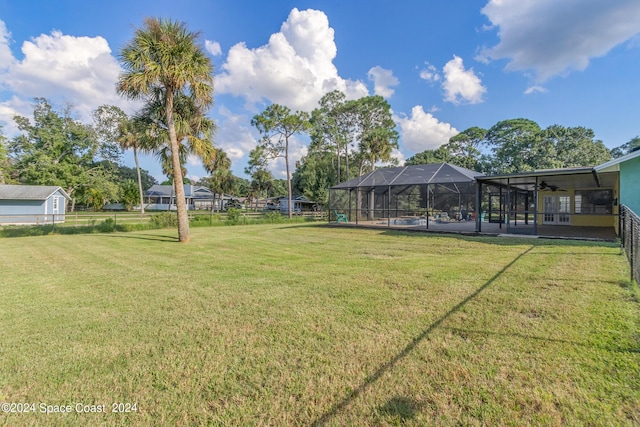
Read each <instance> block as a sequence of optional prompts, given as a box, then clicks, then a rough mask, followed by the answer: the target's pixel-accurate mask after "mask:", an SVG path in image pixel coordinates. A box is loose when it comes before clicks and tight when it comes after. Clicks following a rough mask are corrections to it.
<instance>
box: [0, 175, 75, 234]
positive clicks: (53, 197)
mask: <svg viewBox="0 0 640 427" xmlns="http://www.w3.org/2000/svg"><path fill="white" fill-rule="evenodd" d="M69 200H71V199H70V197H69V195H68V194H67V193H66V192H65V191H64V190H63V189H62V188H61V187H55V186H42V185H0V224H3V225H7V224H51V223H53V222H64V220H65V211H66V205H67V202H68V201H69Z"/></svg>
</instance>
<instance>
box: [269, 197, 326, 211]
mask: <svg viewBox="0 0 640 427" xmlns="http://www.w3.org/2000/svg"><path fill="white" fill-rule="evenodd" d="M278 199H279V202H278V205H277V206H278V207H279V210H280V213H282V214H288V213H289V197H288V196H284V197H280V198H278ZM320 209H321V207H320V205H318V203H316V202H314V201H312V200H309V199H307V198H306V197H304V196H291V212H292V213H294V214H301V213H302V212H316V211H318V210H320Z"/></svg>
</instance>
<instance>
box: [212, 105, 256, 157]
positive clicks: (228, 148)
mask: <svg viewBox="0 0 640 427" xmlns="http://www.w3.org/2000/svg"><path fill="white" fill-rule="evenodd" d="M219 113H220V115H221V116H222V117H223V119H222V121H221V122H220V123H219V125H218V131H217V133H216V136H215V145H216V146H217V147H220V148H222V149H223V150H224V151H225V152H226V153H227V156H229V159H230V160H231V162H232V163H233V162H237V161H239V160H241V159H242V158H244V157H246V156H247V155H248V154H249V151H251V150H253V149H254V148H255V146H256V144H257V139H256V138H254V132H255V131H254V129H253V128H251V127H249V126H247V124H248V123H249V120H250V119H249V118H248V117H246V116H244V115H240V114H233V113H232V112H231V111H229V109H227V108H226V107H220V109H219Z"/></svg>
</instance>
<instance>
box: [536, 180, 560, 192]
mask: <svg viewBox="0 0 640 427" xmlns="http://www.w3.org/2000/svg"><path fill="white" fill-rule="evenodd" d="M538 190H551V191H558V190H560V191H565V190H563V189H561V188H560V187H558V186H557V185H553V184H547V181H541V182H540V184H538Z"/></svg>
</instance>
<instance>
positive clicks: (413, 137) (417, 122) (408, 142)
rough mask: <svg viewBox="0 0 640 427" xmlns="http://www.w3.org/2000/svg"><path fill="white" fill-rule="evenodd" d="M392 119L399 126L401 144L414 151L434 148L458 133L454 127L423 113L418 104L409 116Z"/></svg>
mask: <svg viewBox="0 0 640 427" xmlns="http://www.w3.org/2000/svg"><path fill="white" fill-rule="evenodd" d="M394 120H395V122H396V123H397V124H398V126H400V134H401V136H402V145H403V146H404V147H405V148H406V149H408V150H410V151H412V152H414V153H418V152H421V151H424V150H433V149H436V148H438V147H439V146H441V145H442V144H445V143H447V142H449V138H451V137H452V136H454V135H457V134H458V131H457V130H456V128H454V127H452V126H451V125H450V124H449V123H443V122H441V121H439V120H438V119H436V118H435V117H433V115H431V114H430V113H425V112H424V109H423V108H422V106H420V105H416V106H415V107H413V108H412V109H411V117H407V116H406V115H403V116H394Z"/></svg>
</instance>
